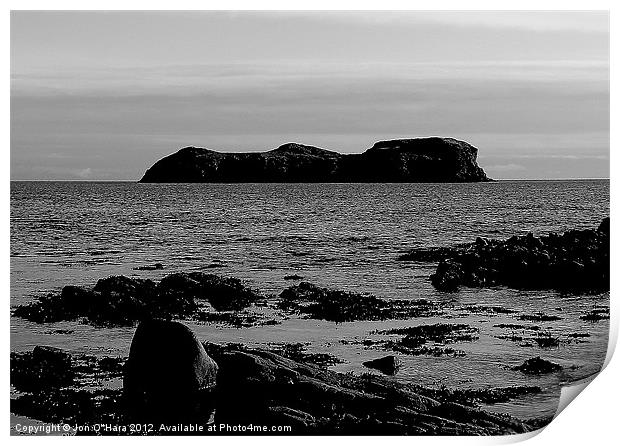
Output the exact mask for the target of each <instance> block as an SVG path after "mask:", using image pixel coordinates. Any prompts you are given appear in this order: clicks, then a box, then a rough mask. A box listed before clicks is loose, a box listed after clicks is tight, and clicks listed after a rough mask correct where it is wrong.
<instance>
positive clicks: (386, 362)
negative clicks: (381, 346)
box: [362, 355, 400, 375]
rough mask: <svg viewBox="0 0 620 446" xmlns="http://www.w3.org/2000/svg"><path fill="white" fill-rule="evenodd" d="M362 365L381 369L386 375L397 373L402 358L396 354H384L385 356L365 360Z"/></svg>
mask: <svg viewBox="0 0 620 446" xmlns="http://www.w3.org/2000/svg"><path fill="white" fill-rule="evenodd" d="M362 365H364V366H365V367H368V368H369V369H375V370H379V371H380V372H381V373H385V374H386V375H395V374H396V372H398V369H399V368H400V360H399V359H398V358H397V357H396V356H394V355H389V356H384V357H383V358H377V359H373V360H371V361H366V362H363V363H362Z"/></svg>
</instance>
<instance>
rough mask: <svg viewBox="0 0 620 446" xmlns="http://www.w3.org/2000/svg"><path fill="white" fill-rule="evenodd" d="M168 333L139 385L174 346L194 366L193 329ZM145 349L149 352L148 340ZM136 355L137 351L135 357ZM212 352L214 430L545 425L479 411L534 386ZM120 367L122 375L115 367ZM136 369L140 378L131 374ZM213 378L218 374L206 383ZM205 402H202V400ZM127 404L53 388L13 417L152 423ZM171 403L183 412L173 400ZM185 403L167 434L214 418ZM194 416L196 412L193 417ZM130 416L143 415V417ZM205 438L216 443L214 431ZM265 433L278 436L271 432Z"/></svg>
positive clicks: (386, 431)
mask: <svg viewBox="0 0 620 446" xmlns="http://www.w3.org/2000/svg"><path fill="white" fill-rule="evenodd" d="M160 322H161V321H160ZM166 324H167V328H164V331H165V333H164V336H160V338H158V336H159V335H160V334H158V332H159V328H158V327H152V328H151V330H150V331H151V333H150V334H149V333H146V334H147V336H146V338H142V339H146V340H147V341H151V342H150V345H148V347H147V348H146V350H147V351H146V353H147V354H146V358H140V362H139V363H138V364H146V363H145V362H143V359H146V360H148V359H152V360H153V361H155V362H152V363H150V364H146V366H144V367H141V370H138V377H139V378H142V379H141V381H143V380H145V381H146V382H152V381H154V376H159V374H160V369H159V367H160V366H162V365H163V367H164V369H173V368H174V366H175V365H176V364H170V363H166V362H165V359H166V358H169V357H170V356H169V353H170V351H171V349H172V346H170V345H168V344H174V346H179V345H185V346H186V347H187V350H189V355H187V356H185V357H186V358H187V357H188V356H193V352H195V351H196V348H194V347H193V346H194V344H193V342H194V338H193V336H188V331H189V330H186V329H184V330H178V331H177V329H176V328H178V326H177V327H176V328H175V329H173V330H172V331H170V330H169V328H171V326H170V325H169V324H174V325H175V326H176V325H177V324H176V323H172V322H167V323H166ZM178 325H180V324H178ZM181 327H182V328H184V327H183V326H181ZM190 335H191V332H190ZM166 336H168V337H170V338H172V339H177V342H167V338H166ZM190 339H191V340H190ZM160 342H161V344H158V343H160ZM140 344H142V345H145V344H144V343H143V342H142V341H141V342H140ZM133 347H134V345H133V344H132V351H133ZM204 348H205V349H206V351H207V352H208V355H209V356H210V357H212V358H213V359H215V360H216V361H217V364H218V366H219V370H218V373H217V375H218V377H217V384H216V386H215V390H214V391H215V395H216V400H215V406H216V410H215V416H214V421H215V423H217V424H224V425H228V426H234V427H236V426H239V425H242V426H247V425H249V424H252V425H253V426H279V425H288V426H291V428H292V430H291V431H289V432H282V433H283V434H286V435H300V434H311V435H338V434H341V435H343V434H349V435H362V434H374V435H378V434H383V435H396V434H401V435H402V434H412V435H414V434H417V435H431V434H433V435H456V434H460V435H507V434H511V433H523V432H528V431H531V430H534V429H536V428H538V427H540V426H539V424H531V423H530V422H523V421H520V420H518V419H516V418H513V417H511V416H508V415H504V414H502V415H499V414H494V413H490V412H486V411H485V410H482V409H480V408H479V407H477V406H478V405H479V403H480V402H485V403H493V402H500V401H507V400H510V399H512V398H516V397H519V396H521V395H526V394H529V393H537V392H538V391H539V389H537V388H534V387H531V388H526V387H519V388H516V387H515V388H503V389H502V388H499V389H467V390H464V391H463V390H455V389H448V388H445V387H442V388H436V387H433V388H424V387H421V386H413V385H410V384H403V383H399V382H398V381H397V380H394V379H392V378H387V377H384V376H378V375H374V374H363V375H361V376H356V375H352V374H342V373H337V372H333V371H329V370H326V369H324V368H320V367H317V366H314V365H311V364H308V363H305V362H298V361H296V360H293V359H289V358H284V357H282V356H280V355H278V354H275V353H273V352H269V351H265V350H261V349H253V348H248V347H244V346H240V345H228V346H220V345H216V344H209V343H206V344H205V345H204ZM183 350H186V349H183ZM29 354H31V352H29ZM175 354H176V353H175ZM12 355H14V353H13V354H12ZM130 355H132V352H130ZM134 357H135V355H134ZM94 359H96V358H94ZM173 359H176V357H174V358H173ZM71 361H72V363H73V370H74V371H75V372H76V373H77V367H76V363H77V362H79V361H78V359H77V358H76V357H72V358H71ZM121 361H122V360H121ZM189 362H190V361H183V362H182V363H180V364H181V365H180V368H181V369H182V370H185V371H187V370H188V369H187V367H186V365H187V364H188V363H189ZM194 363H195V361H194ZM198 363H200V361H198ZM85 364H87V365H89V366H90V367H91V368H90V370H82V371H80V372H79V373H80V374H83V375H84V376H83V378H84V381H83V383H92V380H93V379H100V378H99V377H101V369H100V367H101V365H102V364H101V360H99V368H98V367H97V366H96V364H97V361H96V360H95V361H90V360H89V361H86V363H85ZM132 367H133V366H132ZM113 368H114V369H116V367H113ZM142 369H146V371H144V370H142ZM199 369H200V368H199ZM131 370H134V371H135V369H133V368H132V369H131ZM195 370H196V369H195V368H193V367H192V371H191V373H190V374H191V376H195V375H196V373H195V372H194V371H195ZM129 372H130V370H128V369H127V368H126V373H129ZM146 372H150V373H146ZM176 372H178V370H177V371H176ZM151 375H152V376H151ZM198 375H199V376H200V375H202V374H201V373H199V374H198ZM208 376H212V375H210V374H208ZM11 378H13V374H12V375H11ZM170 379H175V380H176V379H181V378H178V377H176V376H175V377H168V376H165V377H163V380H164V383H165V384H166V385H163V384H162V385H161V386H155V389H156V390H157V389H158V390H166V389H168V390H170V391H171V392H173V391H174V390H177V391H179V392H181V391H185V389H184V387H187V386H184V385H183V384H184V382H183V381H182V382H181V383H180V384H178V383H176V382H174V383H172V384H171V383H170V382H168V381H169V380H170ZM209 382H210V380H209ZM81 383H82V382H80V383H78V384H77V385H78V386H79V385H81ZM134 384H137V385H139V386H140V387H139V389H138V395H142V396H144V395H145V393H144V392H143V389H144V387H145V386H144V383H143V382H138V383H135V382H134ZM134 396H136V395H134ZM196 396H197V395H196V394H195V393H190V396H189V399H190V400H192V399H194V397H196ZM198 399H201V398H200V397H198ZM129 401H130V402H131V401H134V400H129ZM138 401H142V400H141V399H139V400H138ZM155 401H157V400H155ZM153 402H154V401H153V400H149V401H148V403H149V404H153ZM127 403H128V400H127V395H125V396H123V391H121V390H115V389H109V388H103V387H100V388H97V389H92V390H91V389H89V390H85V389H81V388H77V389H76V388H73V387H67V388H53V387H47V388H40V389H37V390H36V391H33V392H31V393H23V394H21V395H17V396H16V397H15V398H13V397H12V399H11V412H12V413H14V414H16V415H20V416H26V417H30V418H34V419H36V420H41V421H43V422H47V423H57V424H64V423H68V424H71V425H72V426H73V425H75V424H78V425H84V426H93V425H95V424H108V425H110V426H127V425H129V424H130V423H136V422H137V421H138V422H141V421H142V420H144V419H145V418H144V415H147V413H146V412H140V413H139V414H137V415H142V416H138V418H137V419H136V414H135V412H132V411H130V413H129V414H127V409H128V407H127ZM172 404H179V403H178V402H177V401H173V402H172ZM180 404H181V407H180V409H181V412H180V413H175V414H173V416H172V418H173V420H175V421H176V420H180V421H178V423H174V422H173V423H172V424H170V423H168V422H165V421H164V423H165V424H166V426H172V427H174V426H178V425H179V424H183V425H188V424H189V423H192V422H196V423H198V424H203V423H204V418H206V412H205V411H201V410H200V406H199V405H193V404H192V403H191V401H188V400H187V399H186V400H185V401H182V402H181V403H180ZM207 405H208V406H211V405H212V403H208V404H207ZM174 407H178V406H171V407H167V408H165V409H166V413H165V414H164V415H168V414H169V412H172V411H173V409H174ZM191 407H194V409H195V410H194V411H192V410H191ZM130 408H131V407H130ZM132 410H133V411H135V408H133V409H132ZM156 415H158V416H157V417H156V418H159V419H161V418H166V417H162V415H161V413H159V412H158V413H157V414H156ZM182 418H183V419H182ZM177 432H178V431H175V430H166V431H163V432H162V431H160V430H159V425H155V426H154V427H153V430H152V431H151V432H150V433H147V434H150V435H166V434H173V435H174V434H176V433H177ZM194 432H195V431H194ZM99 433H100V434H102V435H116V434H118V432H116V431H114V430H106V429H103V428H102V430H101V431H100V432H99ZM121 433H122V432H121ZM220 433H221V434H224V435H225V434H232V435H238V434H239V431H237V432H233V431H229V430H226V429H224V430H222V431H220ZM253 433H254V434H256V433H257V432H253ZM89 434H92V432H90V433H89V432H84V431H78V432H77V435H89ZM203 434H206V435H211V433H207V432H204V433H203ZM264 434H266V435H273V433H272V432H266V433H264Z"/></svg>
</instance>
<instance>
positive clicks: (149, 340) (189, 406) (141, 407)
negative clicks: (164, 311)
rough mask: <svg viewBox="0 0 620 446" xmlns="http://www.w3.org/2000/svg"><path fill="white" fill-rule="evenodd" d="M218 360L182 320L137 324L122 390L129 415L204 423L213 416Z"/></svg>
mask: <svg viewBox="0 0 620 446" xmlns="http://www.w3.org/2000/svg"><path fill="white" fill-rule="evenodd" d="M217 369H218V367H217V364H216V363H215V362H214V361H213V360H212V359H211V358H210V357H209V356H208V355H207V353H206V352H205V349H204V347H203V346H202V344H201V343H200V342H199V341H198V339H196V336H195V335H194V333H193V332H192V331H191V330H190V329H189V328H188V327H187V326H185V325H183V324H181V323H179V322H172V321H164V320H148V321H143V322H141V323H140V325H138V328H137V329H136V333H135V335H134V337H133V340H132V342H131V348H130V350H129V358H128V360H127V363H126V366H125V376H124V379H123V392H124V395H125V398H126V400H127V406H128V415H129V417H130V419H131V420H133V421H136V422H144V423H169V424H173V423H180V422H183V423H206V422H208V421H209V419H210V418H211V416H212V412H213V407H214V405H215V401H214V398H213V389H214V388H215V383H216V377H217Z"/></svg>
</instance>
